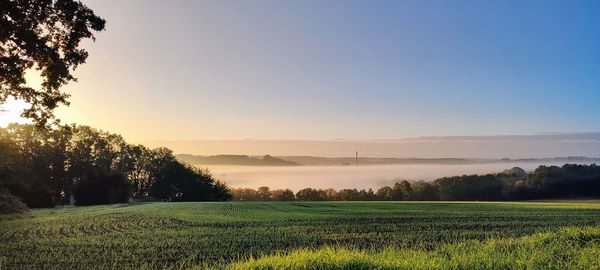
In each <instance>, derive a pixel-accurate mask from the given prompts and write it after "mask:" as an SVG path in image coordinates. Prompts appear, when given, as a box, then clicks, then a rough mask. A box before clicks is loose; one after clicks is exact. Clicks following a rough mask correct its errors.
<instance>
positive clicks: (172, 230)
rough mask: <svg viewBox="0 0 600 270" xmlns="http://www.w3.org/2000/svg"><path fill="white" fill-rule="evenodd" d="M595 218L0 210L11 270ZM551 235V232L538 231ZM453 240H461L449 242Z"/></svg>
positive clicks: (195, 209) (565, 206) (414, 240)
mask: <svg viewBox="0 0 600 270" xmlns="http://www.w3.org/2000/svg"><path fill="white" fill-rule="evenodd" d="M599 226H600V204H596V203H593V202H586V203H570V202H564V203H550V202H536V203H532V202H528V203H440V202H435V203H434V202H431V203H428V202H403V203H388V202H319V203H301V202H290V203H283V202H272V203H233V202H226V203H147V204H138V205H110V206H92V207H66V208H55V209H43V210H33V211H31V212H30V213H27V214H23V215H8V216H7V215H4V216H0V263H3V264H6V265H7V266H8V269H29V268H34V269H39V268H44V269H52V268H60V269H65V268H66V269H81V268H86V269H87V268H102V269H107V268H109V269H110V268H112V269H122V268H128V267H129V268H138V267H140V266H151V267H155V268H163V267H167V266H180V265H181V264H182V263H184V264H185V265H186V266H190V265H200V267H201V268H202V267H206V266H215V267H222V266H224V265H228V264H230V263H233V262H239V261H244V260H246V259H248V258H249V257H250V256H253V257H260V256H269V255H277V256H275V257H267V258H265V259H264V260H267V259H271V260H273V259H274V258H281V259H285V258H286V257H285V254H288V253H289V252H296V253H295V254H296V255H297V256H296V257H301V256H300V255H299V254H300V253H302V254H304V255H305V256H308V257H310V256H309V255H311V254H312V256H317V255H318V254H317V253H318V252H322V254H320V255H323V254H327V252H328V250H329V252H330V253H331V249H323V250H321V251H313V250H316V249H319V248H322V247H324V246H333V247H337V248H344V250H343V251H344V252H346V254H354V255H351V256H350V257H356V258H360V256H366V255H369V254H371V255H372V256H391V255H389V254H396V255H394V256H391V257H396V258H398V257H399V255H397V254H398V253H399V252H400V251H402V250H411V252H413V251H414V252H421V253H423V254H427V253H431V252H436V253H435V254H437V253H439V252H442V251H440V250H444V249H448V248H449V247H454V248H455V247H457V246H461V245H464V243H470V242H465V241H468V240H485V239H488V238H493V239H506V238H515V237H521V236H525V235H531V234H534V233H538V232H557V231H559V230H560V229H561V228H563V227H599ZM597 231H598V230H596V231H595V232H596V234H598V238H599V239H600V233H598V232H597ZM562 233H564V232H562ZM592 234H593V233H588V234H585V233H584V234H583V235H592ZM549 235H550V236H552V235H557V234H556V233H554V234H545V235H543V236H542V238H543V237H546V238H548V237H549ZM577 235H579V234H577ZM536 237H538V238H539V237H541V236H536ZM584 238H585V237H584ZM588 238H589V237H588ZM525 239H526V238H525ZM577 239H579V238H577ZM582 239H583V238H582ZM586 239H587V238H586ZM594 239H595V238H594ZM494 241H500V240H494ZM507 241H509V242H510V241H512V240H507ZM519 241H527V240H519ZM456 242H460V243H458V244H453V245H445V243H456ZM488 242H489V241H488ZM488 242H484V243H483V244H481V245H489V243H488ZM567 242H568V241H567ZM477 243H480V242H479V241H478V242H477ZM486 243H487V244H486ZM511 243H512V242H511ZM569 243H570V242H569ZM586 243H587V242H586ZM483 249H484V247H482V250H483ZM295 250H296V251H295ZM298 250H299V251H298ZM594 250H596V249H592V251H594ZM337 251H339V252H342V251H340V250H337ZM337 251H336V252H337ZM311 252H312V253H311ZM315 252H316V253H315ZM323 252H324V253H323ZM353 252H354V253H353ZM365 252H366V253H365ZM394 252H395V253H394ZM421 253H419V254H421ZM307 254H308V255H307ZM340 254H341V253H340ZM361 254H362V255H361ZM365 254H366V255H365ZM385 254H388V255H385ZM320 255H319V256H320ZM371 255H369V256H371ZM438 255H439V254H438ZM411 256H412V255H411ZM414 256H426V255H414ZM427 256H429V255H427ZM317 257H318V256H317ZM315 258H316V257H315ZM375 258H376V257H375ZM254 266H256V265H254ZM254 266H253V267H254ZM237 267H239V269H243V268H247V267H249V265H243V266H240V265H237ZM257 268H261V267H257ZM265 268H267V269H268V268H269V267H265ZM384 268H385V267H384Z"/></svg>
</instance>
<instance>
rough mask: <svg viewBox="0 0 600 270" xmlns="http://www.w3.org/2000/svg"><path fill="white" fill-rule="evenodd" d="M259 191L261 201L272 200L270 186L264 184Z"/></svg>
mask: <svg viewBox="0 0 600 270" xmlns="http://www.w3.org/2000/svg"><path fill="white" fill-rule="evenodd" d="M256 191H257V192H258V200H259V201H270V200H271V196H272V194H271V191H270V190H269V187H266V186H263V187H259V188H258V189H257V190H256Z"/></svg>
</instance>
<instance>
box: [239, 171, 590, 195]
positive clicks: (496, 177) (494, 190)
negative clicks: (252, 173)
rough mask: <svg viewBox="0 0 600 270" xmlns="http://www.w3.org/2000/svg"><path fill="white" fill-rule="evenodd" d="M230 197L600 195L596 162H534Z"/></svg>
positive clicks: (266, 189)
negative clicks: (378, 183) (376, 184)
mask: <svg viewBox="0 0 600 270" xmlns="http://www.w3.org/2000/svg"><path fill="white" fill-rule="evenodd" d="M231 195H232V200H234V201H294V200H296V201H438V200H442V201H509V200H536V199H557V198H577V197H579V198H581V197H599V196H600V166H598V165H596V164H592V165H575V164H565V165H563V166H562V167H557V166H549V167H548V166H539V167H538V168H537V169H535V170H534V171H533V172H531V173H527V172H525V171H524V170H523V169H521V168H518V167H514V168H512V169H508V170H505V171H504V172H501V173H496V174H485V175H462V176H451V177H442V178H439V179H436V180H434V181H432V182H424V181H418V182H414V181H408V180H402V181H399V182H397V183H395V184H394V185H393V186H384V187H381V188H379V189H377V190H376V191H373V189H368V190H365V189H361V190H357V189H341V190H335V189H331V188H329V189H313V188H305V189H302V190H299V191H298V192H296V193H294V192H293V191H291V190H289V189H277V190H271V189H270V188H269V187H259V188H258V189H250V188H238V189H233V190H231Z"/></svg>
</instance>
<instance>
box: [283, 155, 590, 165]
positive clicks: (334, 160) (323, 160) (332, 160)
mask: <svg viewBox="0 0 600 270" xmlns="http://www.w3.org/2000/svg"><path fill="white" fill-rule="evenodd" d="M277 158H280V159H284V160H289V161H293V162H295V163H298V164H302V165H355V164H356V163H357V161H356V157H315V156H278V157H277ZM523 162H535V163H540V162H541V163H594V162H600V158H588V157H554V158H520V159H510V158H503V159H483V158H377V157H359V158H358V165H390V164H485V163H523Z"/></svg>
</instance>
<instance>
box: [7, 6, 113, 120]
mask: <svg viewBox="0 0 600 270" xmlns="http://www.w3.org/2000/svg"><path fill="white" fill-rule="evenodd" d="M105 24H106V22H105V21H104V20H103V19H102V18H100V17H98V16H96V15H95V14H94V12H93V11H92V10H91V9H89V8H88V7H87V6H85V5H84V4H82V3H81V2H80V1H74V0H45V1H32V0H0V104H2V103H4V102H5V101H6V99H7V98H8V97H9V96H12V97H14V98H17V99H22V100H24V101H25V102H27V103H29V104H31V107H30V108H29V109H26V110H25V111H24V112H23V116H25V117H27V118H31V119H33V120H34V121H36V122H37V123H39V124H45V123H46V122H47V120H49V119H50V118H52V112H53V110H54V109H55V108H56V107H57V106H58V105H59V104H61V103H62V104H67V105H68V102H67V98H68V94H66V93H63V92H62V91H60V88H61V87H62V86H63V85H65V84H67V83H69V82H70V81H76V78H75V77H74V76H73V75H72V74H71V71H72V70H74V69H75V68H77V66H79V65H81V64H83V63H85V61H86V59H87V57H88V52H87V51H86V50H84V49H81V48H80V46H79V45H80V42H81V41H82V40H84V39H89V38H91V39H92V40H95V37H94V35H93V33H92V32H93V31H102V30H104V28H105ZM30 69H37V70H39V71H40V73H41V76H42V79H43V83H42V86H41V89H34V88H32V87H30V86H27V85H26V80H25V73H26V72H27V70H30Z"/></svg>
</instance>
